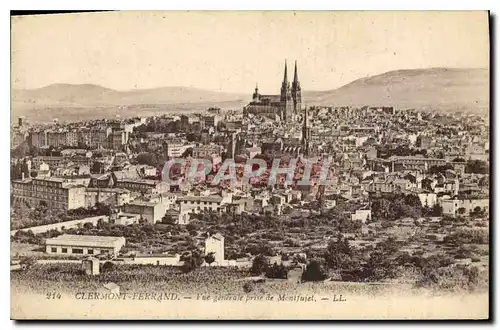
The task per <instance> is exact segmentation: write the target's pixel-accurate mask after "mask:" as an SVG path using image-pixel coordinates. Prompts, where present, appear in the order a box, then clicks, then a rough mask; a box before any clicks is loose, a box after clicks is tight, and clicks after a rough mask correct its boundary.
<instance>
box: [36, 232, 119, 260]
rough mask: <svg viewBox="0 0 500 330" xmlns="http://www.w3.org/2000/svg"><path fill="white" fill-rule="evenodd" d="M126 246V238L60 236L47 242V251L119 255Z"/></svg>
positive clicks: (53, 252)
mask: <svg viewBox="0 0 500 330" xmlns="http://www.w3.org/2000/svg"><path fill="white" fill-rule="evenodd" d="M124 245H125V237H115V236H90V235H66V234H64V235H60V236H57V237H54V238H48V239H46V240H45V251H46V252H47V253H49V254H67V255H82V256H83V255H98V254H113V255H117V254H118V252H120V250H121V248H122V247H123V246H124Z"/></svg>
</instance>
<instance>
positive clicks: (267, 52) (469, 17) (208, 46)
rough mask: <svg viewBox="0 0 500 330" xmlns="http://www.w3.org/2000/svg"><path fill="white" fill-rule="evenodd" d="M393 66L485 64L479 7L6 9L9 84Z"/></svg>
mask: <svg viewBox="0 0 500 330" xmlns="http://www.w3.org/2000/svg"><path fill="white" fill-rule="evenodd" d="M285 59H286V60H287V62H288V66H289V68H288V72H289V79H292V78H293V63H294V61H295V60H297V62H298V68H299V78H300V82H301V85H302V89H303V90H329V89H334V88H338V87H340V86H342V85H344V84H347V83H349V82H351V81H353V80H355V79H358V78H362V77H366V76H370V75H374V74H380V73H384V72H387V71H391V70H398V69H417V68H430V67H458V68H487V67H488V66H489V64H488V63H489V36H488V14H487V12H439V11H435V12H370V11H363V12H349V11H346V12H331V11H330V12H328V11H321V12H320V11H306V12H291V11H270V12H161V11H152V12H135V11H128V12H127V11H124V12H105V13H83V14H58V15H36V16H25V17H13V18H12V21H11V70H12V72H11V76H12V86H13V88H39V87H43V86H47V85H50V84H53V83H72V84H97V85H102V86H104V87H108V88H113V89H118V90H129V89H136V88H155V87H164V86H189V87H197V88H202V89H208V90H213V91H224V92H234V93H251V92H252V91H253V89H254V87H255V84H256V83H258V84H259V89H260V91H261V93H267V94H276V93H278V92H279V88H280V85H281V81H282V78H283V67H284V62H285Z"/></svg>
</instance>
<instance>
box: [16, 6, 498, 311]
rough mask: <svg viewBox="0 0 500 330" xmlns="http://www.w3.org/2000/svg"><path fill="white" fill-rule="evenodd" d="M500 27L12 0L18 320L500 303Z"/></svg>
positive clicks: (395, 15) (364, 14) (472, 21)
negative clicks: (497, 42) (499, 247)
mask: <svg viewBox="0 0 500 330" xmlns="http://www.w3.org/2000/svg"><path fill="white" fill-rule="evenodd" d="M489 20H490V18H489V13H488V12H486V11H461V12H452V11H381V12H375V11H224V12H223V11H220V12H218V11H110V12H92V13H89V12H80V13H65V14H39V15H38V14H36V15H14V16H11V39H12V42H11V76H12V85H11V123H10V138H11V140H10V147H11V162H10V182H11V185H10V191H11V213H10V224H11V232H10V242H11V251H10V259H11V262H10V285H11V318H12V319H15V320H27V319H35V320H49V319H50V320H53V319H89V320H93V319H111V320H137V319H139V320H190V319H203V320H231V319H240V320H263V319H264V320H279V319H287V320H290V319H297V320H298V319H304V320H429V319H434V320H439V319H448V320H449V319H453V320H486V319H489V317H490V312H489V274H490V268H489V265H490V263H489V258H490V241H489V238H490V235H489V227H490V211H489V207H490V197H489V192H490V123H489V121H490V119H489V113H490V96H489V91H490V72H489V62H490V58H489V54H490V49H489V47H490V46H489V45H490V41H489Z"/></svg>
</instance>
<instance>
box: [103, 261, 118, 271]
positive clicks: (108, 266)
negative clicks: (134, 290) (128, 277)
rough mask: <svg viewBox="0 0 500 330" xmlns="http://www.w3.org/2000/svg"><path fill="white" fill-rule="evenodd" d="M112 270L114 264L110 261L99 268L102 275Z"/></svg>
mask: <svg viewBox="0 0 500 330" xmlns="http://www.w3.org/2000/svg"><path fill="white" fill-rule="evenodd" d="M113 270H115V264H114V263H112V262H111V261H106V262H105V263H104V265H102V267H101V271H102V272H103V273H106V272H111V271H113Z"/></svg>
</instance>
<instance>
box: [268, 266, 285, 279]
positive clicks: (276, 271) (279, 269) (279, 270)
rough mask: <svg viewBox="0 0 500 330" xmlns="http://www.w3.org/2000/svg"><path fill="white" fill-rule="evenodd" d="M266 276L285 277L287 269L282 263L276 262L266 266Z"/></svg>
mask: <svg viewBox="0 0 500 330" xmlns="http://www.w3.org/2000/svg"><path fill="white" fill-rule="evenodd" d="M266 277H268V278H278V279H286V278H287V277H288V271H287V269H286V267H285V266H283V265H282V264H280V265H278V264H277V263H274V264H273V265H272V266H271V267H268V268H267V270H266Z"/></svg>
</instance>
